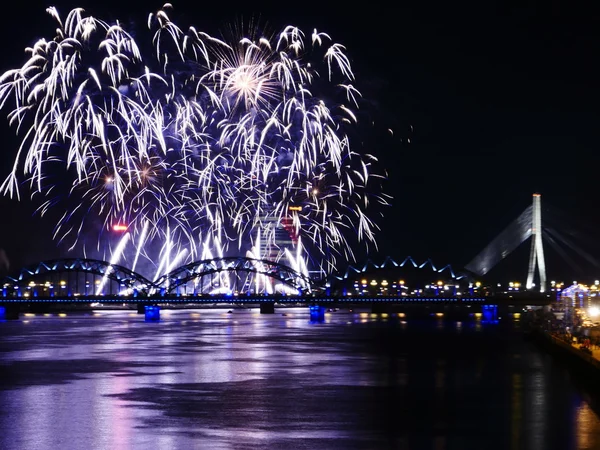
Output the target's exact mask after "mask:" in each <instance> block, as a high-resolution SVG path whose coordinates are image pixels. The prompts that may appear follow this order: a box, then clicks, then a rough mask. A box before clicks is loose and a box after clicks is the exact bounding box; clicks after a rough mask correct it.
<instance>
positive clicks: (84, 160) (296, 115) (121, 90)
mask: <svg viewBox="0 0 600 450" xmlns="http://www.w3.org/2000/svg"><path fill="white" fill-rule="evenodd" d="M169 9H170V8H169V5H165V7H163V9H161V10H160V11H158V12H156V13H153V14H150V16H149V19H148V28H149V33H148V35H149V41H151V45H148V47H150V48H151V49H152V50H151V51H149V52H148V54H146V53H145V52H144V51H143V50H142V48H145V45H146V44H145V43H142V42H141V41H140V43H139V44H138V42H136V40H135V39H134V37H133V36H134V34H133V32H129V31H128V30H126V29H125V27H123V26H122V25H121V24H120V23H118V22H117V23H108V22H106V21H103V20H99V19H96V18H94V17H92V16H89V15H87V14H86V13H85V12H84V11H83V10H82V9H75V10H72V11H71V12H70V13H69V14H68V15H67V17H66V19H65V20H63V19H62V18H61V16H60V15H59V13H58V11H57V10H56V9H55V8H49V9H48V13H49V14H50V15H51V16H52V17H53V18H54V20H55V21H56V22H57V23H58V29H57V32H56V36H55V37H54V38H53V39H52V40H50V41H47V40H45V39H41V40H39V41H38V42H36V43H35V45H34V46H33V47H32V48H28V49H27V54H28V60H27V61H26V62H25V64H24V65H23V66H22V67H21V68H17V69H14V70H9V71H7V72H6V73H4V74H3V75H2V77H0V102H1V106H2V107H4V108H9V109H10V112H9V115H8V117H9V121H10V123H11V124H12V125H14V126H15V127H16V128H17V130H18V133H20V134H21V135H22V145H21V146H20V148H19V149H18V151H17V154H16V157H15V162H14V166H13V169H12V171H11V172H10V174H9V175H8V177H7V178H6V179H5V181H4V182H3V184H2V185H1V190H2V192H3V193H4V194H6V195H10V196H15V197H19V196H20V191H22V190H23V189H27V190H29V192H30V193H31V194H32V195H35V196H38V197H41V198H43V200H42V202H41V204H40V208H39V210H40V212H41V214H45V213H46V212H47V211H48V210H49V209H51V208H55V207H56V206H55V205H56V203H57V198H58V199H59V200H60V198H63V197H65V198H69V201H70V202H71V203H70V204H71V205H73V206H70V207H69V208H66V211H65V214H64V215H63V216H62V218H61V219H60V220H59V221H58V223H57V226H56V237H57V239H59V240H66V239H70V240H71V242H72V244H73V245H75V244H77V243H78V242H79V241H80V240H81V239H82V238H81V237H82V236H83V234H84V233H83V230H84V224H85V223H86V221H90V220H92V221H94V220H101V221H102V224H103V226H102V227H103V229H110V228H111V227H112V225H113V224H114V223H125V224H128V232H129V233H130V234H131V240H130V241H131V242H133V243H135V245H136V247H137V249H136V252H135V256H130V259H131V260H133V261H134V264H135V263H136V262H137V260H138V257H139V256H140V254H142V255H144V256H145V257H147V258H148V259H150V260H152V261H153V262H154V263H155V265H156V266H157V267H165V268H166V267H168V266H169V261H172V260H181V258H182V257H183V258H184V259H185V260H187V261H190V260H195V259H200V258H204V257H212V256H223V255H231V254H234V255H235V254H240V255H244V254H249V253H248V252H250V254H252V255H253V256H257V257H273V258H281V257H285V255H286V254H291V253H290V252H289V251H288V252H287V253H286V251H285V249H284V248H283V247H282V246H281V245H280V242H279V243H278V239H277V230H281V229H282V228H283V229H285V231H286V232H287V233H288V235H289V237H290V241H291V242H293V245H294V246H296V250H295V251H294V252H293V254H297V255H303V256H302V258H303V259H304V260H305V263H303V264H299V263H298V264H299V266H302V267H304V269H303V270H304V271H305V270H307V269H306V267H308V266H309V265H310V266H311V267H313V268H315V269H318V270H321V271H324V272H327V271H330V270H331V269H332V268H333V267H334V265H335V262H336V258H337V257H339V256H342V257H343V258H345V259H346V258H352V250H351V248H352V245H353V244H356V242H362V243H365V244H368V243H374V242H375V231H376V230H377V225H376V224H375V223H374V222H372V220H371V219H370V218H369V216H368V215H367V211H369V207H370V203H379V204H385V203H386V202H385V196H384V195H383V194H381V192H380V190H379V182H378V181H377V178H378V176H377V175H374V174H372V173H371V172H372V170H371V166H372V164H373V163H374V162H375V158H373V157H372V156H369V155H367V154H359V153H357V152H355V151H354V150H351V147H350V139H349V137H348V134H347V133H348V132H347V130H348V129H349V128H348V127H350V128H351V127H352V126H353V124H354V123H355V122H356V120H357V119H356V110H357V109H358V102H359V100H360V97H361V94H360V92H359V91H358V90H357V89H356V88H355V87H354V86H353V82H354V75H353V72H352V69H351V65H350V60H349V59H348V57H347V56H346V54H345V48H344V47H343V46H342V45H340V44H337V43H334V42H333V41H332V40H331V38H330V36H329V35H327V34H325V33H319V32H317V31H316V30H314V31H313V32H312V33H310V34H304V33H303V32H302V31H300V30H299V29H298V28H295V27H292V26H288V27H286V28H284V29H283V30H282V31H281V32H280V33H279V34H277V35H275V36H274V37H271V38H267V37H262V36H261V37H254V36H253V37H252V38H247V37H243V38H241V39H237V40H232V41H231V42H227V41H226V40H224V39H218V38H215V37H212V36H210V35H208V34H206V33H203V32H200V31H197V29H196V28H194V27H190V28H189V29H188V30H187V31H183V30H182V29H181V28H179V27H178V26H177V25H176V24H175V23H174V22H172V21H171V20H170V18H169V16H168V14H167V11H169ZM255 34H256V33H255ZM141 35H143V33H140V36H141ZM135 36H136V37H137V36H138V34H137V33H135ZM322 93H325V94H326V95H321V94H322ZM333 98H335V99H336V100H332V99H333ZM379 178H380V177H379ZM65 180H69V181H68V184H67V185H65ZM73 199H75V200H76V203H75V204H73ZM96 240H97V239H96ZM151 242H160V243H161V245H160V255H161V256H157V255H150V254H148V252H147V251H144V249H145V248H149V244H150V243H151ZM257 242H260V248H258V247H257ZM273 249H275V251H273ZM297 250H300V251H297ZM257 253H258V254H257ZM308 255H310V257H308ZM307 260H308V261H309V265H307V264H306V261H307ZM159 261H161V262H160V263H159ZM163 271H164V269H163Z"/></svg>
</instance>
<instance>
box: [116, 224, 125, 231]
mask: <svg viewBox="0 0 600 450" xmlns="http://www.w3.org/2000/svg"><path fill="white" fill-rule="evenodd" d="M113 230H114V231H127V225H113Z"/></svg>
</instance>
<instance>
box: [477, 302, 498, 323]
mask: <svg viewBox="0 0 600 450" xmlns="http://www.w3.org/2000/svg"><path fill="white" fill-rule="evenodd" d="M481 312H482V316H483V321H484V322H488V323H494V322H498V305H481Z"/></svg>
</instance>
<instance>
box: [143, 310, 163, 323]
mask: <svg viewBox="0 0 600 450" xmlns="http://www.w3.org/2000/svg"><path fill="white" fill-rule="evenodd" d="M144 311H145V319H146V322H158V321H159V320H160V306H145V307H144Z"/></svg>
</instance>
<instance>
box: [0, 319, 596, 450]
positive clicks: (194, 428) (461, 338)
mask: <svg viewBox="0 0 600 450" xmlns="http://www.w3.org/2000/svg"><path fill="white" fill-rule="evenodd" d="M161 315H162V320H161V321H160V322H158V323H146V322H144V320H143V317H142V316H139V315H137V314H134V315H131V313H130V312H107V311H102V312H98V313H96V314H93V315H92V314H90V315H72V314H69V315H67V317H58V316H56V315H54V316H43V315H37V316H30V317H27V318H23V320H21V321H16V322H3V323H1V324H0V343H1V344H0V345H1V346H2V347H1V348H0V350H1V352H0V364H1V367H0V377H1V379H0V382H1V383H0V402H1V404H2V405H3V411H4V413H3V414H0V427H1V429H2V430H3V432H2V433H0V448H2V449H33V448H61V449H70V448H94V449H100V450H102V449H111V450H112V449H121V448H153V449H176V448H211V449H213V448H226V449H229V448H232V449H233V448H245V449H254V448H256V449H258V448H311V449H314V448H324V449H334V450H335V449H358V448H365V449H368V448H408V449H413V448H427V449H444V450H450V449H461V450H462V449H469V448H485V449H486V450H493V449H507V448H510V449H513V450H517V449H519V450H537V449H543V450H546V449H554V448H556V449H560V450H565V449H567V450H568V449H576V448H577V449H578V448H582V449H586V448H588V449H595V448H600V438H599V436H600V421H599V419H598V415H597V414H596V412H595V411H594V410H593V409H592V407H591V405H590V403H588V402H587V401H586V400H584V399H583V398H582V394H581V392H580V391H579V390H578V388H576V387H575V386H574V385H573V384H572V382H571V380H570V378H569V376H568V373H567V372H566V371H565V370H564V369H563V368H562V367H561V366H560V365H559V364H558V363H556V362H555V361H553V360H552V358H550V357H548V355H544V354H542V353H540V351H539V350H538V349H537V348H536V347H535V346H533V345H532V344H530V343H527V342H525V341H523V340H522V339H521V336H520V335H519V334H518V333H517V332H516V331H515V329H513V328H512V327H513V324H514V321H513V320H510V321H507V323H508V324H503V323H502V321H500V322H501V323H500V324H483V323H482V322H481V321H480V320H477V319H476V318H474V319H473V320H464V321H462V322H455V321H451V320H446V319H445V318H443V317H431V318H429V319H423V320H420V319H417V318H412V319H411V318H410V317H407V316H406V315H404V316H399V315H398V314H372V313H366V312H360V311H356V312H347V311H333V312H328V313H326V314H325V320H324V321H323V322H321V323H311V322H310V320H309V315H308V311H306V310H305V309H297V310H285V312H283V313H279V314H274V315H260V314H258V313H256V312H255V311H239V310H234V311H233V312H232V313H230V314H228V313H225V312H223V311H205V310H203V311H169V312H168V313H166V314H161ZM514 326H516V325H514Z"/></svg>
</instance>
